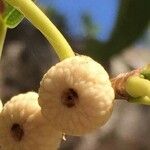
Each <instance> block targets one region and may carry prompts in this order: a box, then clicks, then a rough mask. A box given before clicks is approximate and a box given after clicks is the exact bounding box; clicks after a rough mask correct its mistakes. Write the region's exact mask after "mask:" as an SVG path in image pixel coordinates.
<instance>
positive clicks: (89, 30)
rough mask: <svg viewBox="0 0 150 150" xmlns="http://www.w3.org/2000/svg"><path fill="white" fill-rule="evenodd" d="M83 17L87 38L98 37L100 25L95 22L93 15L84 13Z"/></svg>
mask: <svg viewBox="0 0 150 150" xmlns="http://www.w3.org/2000/svg"><path fill="white" fill-rule="evenodd" d="M81 18H82V24H83V29H84V33H85V36H86V37H87V38H96V36H97V35H98V33H99V27H98V26H97V25H96V24H95V23H94V22H93V20H92V17H91V16H90V15H89V14H87V13H84V14H83V15H82V16H81Z"/></svg>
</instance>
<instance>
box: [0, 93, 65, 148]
mask: <svg viewBox="0 0 150 150" xmlns="http://www.w3.org/2000/svg"><path fill="white" fill-rule="evenodd" d="M37 99H38V94H37V93H34V92H28V93H25V94H19V95H17V96H14V97H13V98H12V99H11V100H10V101H9V102H7V103H6V104H5V105H4V108H3V110H2V112H1V114H0V146H1V149H2V150H57V148H58V147H59V144H60V141H61V136H62V134H61V133H60V132H58V131H56V130H54V129H52V128H51V127H50V126H49V125H48V123H47V120H45V118H43V115H42V114H41V108H40V106H39V104H38V100H37Z"/></svg>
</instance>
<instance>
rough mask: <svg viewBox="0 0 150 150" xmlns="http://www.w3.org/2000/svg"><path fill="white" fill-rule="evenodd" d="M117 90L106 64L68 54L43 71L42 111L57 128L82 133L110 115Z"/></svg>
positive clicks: (105, 120)
mask: <svg viewBox="0 0 150 150" xmlns="http://www.w3.org/2000/svg"><path fill="white" fill-rule="evenodd" d="M113 100H114V90H113V88H112V86H111V82H110V80H109V76H108V74H107V72H106V71H105V70H104V68H103V67H102V66H101V65H100V64H99V63H97V62H95V61H94V60H93V59H91V58H90V57H87V56H75V57H71V58H67V59H65V60H63V61H62V62H60V63H58V64H56V65H55V66H53V67H52V68H50V69H49V70H48V72H47V73H46V74H45V75H44V77H43V79H42V81H41V85H40V89H39V104H40V106H41V111H42V114H43V115H44V116H45V118H47V120H49V122H50V125H51V126H52V127H54V128H55V129H57V130H59V131H62V132H64V133H66V134H69V135H77V136H78V135H79V136H80V135H83V134H86V133H89V132H92V131H94V130H95V129H97V128H98V127H101V126H102V125H104V124H105V123H106V122H107V120H108V119H109V117H110V115H111V112H112V108H113Z"/></svg>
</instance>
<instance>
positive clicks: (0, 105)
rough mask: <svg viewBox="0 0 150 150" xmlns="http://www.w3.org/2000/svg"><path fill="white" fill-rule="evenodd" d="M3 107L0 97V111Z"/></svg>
mask: <svg viewBox="0 0 150 150" xmlns="http://www.w3.org/2000/svg"><path fill="white" fill-rule="evenodd" d="M2 109H3V103H2V100H1V99H0V112H1V111H2Z"/></svg>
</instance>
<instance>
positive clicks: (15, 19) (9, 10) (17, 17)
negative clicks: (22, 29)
mask: <svg viewBox="0 0 150 150" xmlns="http://www.w3.org/2000/svg"><path fill="white" fill-rule="evenodd" d="M23 18H24V16H23V15H22V14H21V13H20V12H19V11H18V10H16V9H15V8H14V7H12V6H11V5H9V4H6V7H5V12H4V14H3V19H4V22H5V24H6V26H7V27H9V28H15V27H16V26H17V25H18V24H19V23H20V22H21V21H22V20H23Z"/></svg>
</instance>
